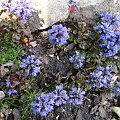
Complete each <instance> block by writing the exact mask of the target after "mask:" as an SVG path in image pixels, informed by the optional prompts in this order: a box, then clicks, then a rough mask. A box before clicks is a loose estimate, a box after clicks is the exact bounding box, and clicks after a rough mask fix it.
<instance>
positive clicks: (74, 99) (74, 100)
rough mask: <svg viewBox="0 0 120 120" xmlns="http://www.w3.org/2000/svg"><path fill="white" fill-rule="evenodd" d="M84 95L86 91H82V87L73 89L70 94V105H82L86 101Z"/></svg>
mask: <svg viewBox="0 0 120 120" xmlns="http://www.w3.org/2000/svg"><path fill="white" fill-rule="evenodd" d="M84 95H85V91H82V90H81V89H80V87H79V88H78V89H77V88H72V89H71V91H70V93H69V96H70V99H69V103H70V104H72V105H82V104H83V101H84Z"/></svg>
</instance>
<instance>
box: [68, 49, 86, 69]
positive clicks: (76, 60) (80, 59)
mask: <svg viewBox="0 0 120 120" xmlns="http://www.w3.org/2000/svg"><path fill="white" fill-rule="evenodd" d="M84 60H85V57H84V56H83V55H82V54H80V53H79V52H78V51H75V54H74V55H73V56H72V57H70V58H69V61H70V62H71V63H73V64H74V67H75V68H76V69H78V68H82V67H83V63H84Z"/></svg>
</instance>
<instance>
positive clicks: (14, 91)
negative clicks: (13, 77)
mask: <svg viewBox="0 0 120 120" xmlns="http://www.w3.org/2000/svg"><path fill="white" fill-rule="evenodd" d="M16 93H17V91H16V90H14V89H9V90H8V95H9V96H10V95H12V94H16Z"/></svg>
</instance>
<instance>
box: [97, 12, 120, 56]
mask: <svg viewBox="0 0 120 120" xmlns="http://www.w3.org/2000/svg"><path fill="white" fill-rule="evenodd" d="M100 19H101V22H100V23H99V24H98V25H97V26H96V27H95V29H96V30H98V32H99V33H100V38H99V41H100V44H99V46H100V47H101V48H100V55H101V56H106V57H109V56H114V55H116V54H118V52H119V51H120V29H119V24H120V20H119V18H118V15H116V14H112V13H108V12H103V13H101V14H100Z"/></svg>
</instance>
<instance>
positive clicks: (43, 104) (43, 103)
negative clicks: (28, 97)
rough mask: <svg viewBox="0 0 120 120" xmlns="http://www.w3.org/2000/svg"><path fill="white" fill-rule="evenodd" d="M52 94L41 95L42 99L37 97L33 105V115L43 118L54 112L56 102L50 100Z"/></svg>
mask: <svg viewBox="0 0 120 120" xmlns="http://www.w3.org/2000/svg"><path fill="white" fill-rule="evenodd" d="M50 95H51V94H50V93H48V94H45V93H41V94H40V97H37V96H35V98H34V99H35V101H34V102H32V103H31V107H32V110H33V113H34V114H35V115H36V114H40V115H41V116H42V117H44V116H46V115H47V114H48V113H49V112H52V111H53V109H54V108H53V106H54V101H53V100H51V99H50Z"/></svg>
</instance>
